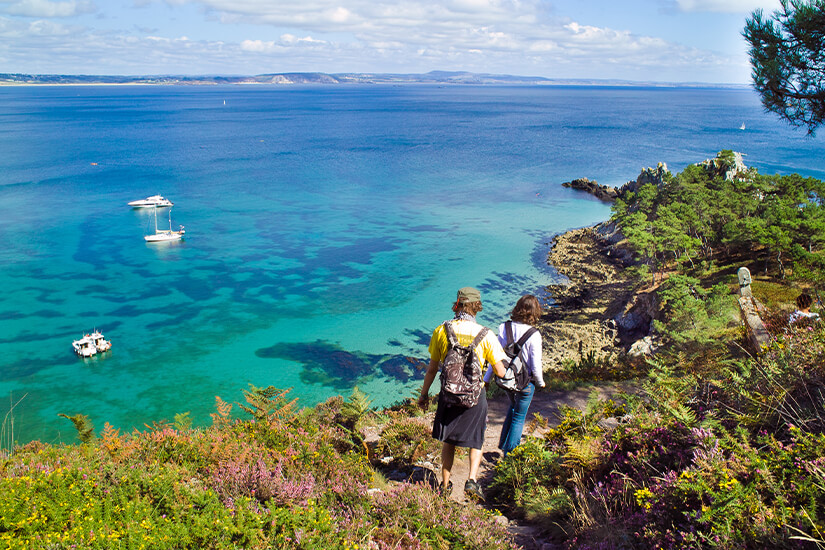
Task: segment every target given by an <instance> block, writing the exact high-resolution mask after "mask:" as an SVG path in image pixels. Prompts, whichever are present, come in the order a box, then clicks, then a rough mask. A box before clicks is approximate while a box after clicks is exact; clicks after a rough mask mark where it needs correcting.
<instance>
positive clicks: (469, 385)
mask: <svg viewBox="0 0 825 550" xmlns="http://www.w3.org/2000/svg"><path fill="white" fill-rule="evenodd" d="M444 332H445V333H446V334H447V342H448V344H449V347H448V348H447V355H445V356H444V360H443V361H442V362H441V398H442V399H443V400H444V403H445V404H447V405H454V406H460V407H473V406H475V404H476V403H478V398H479V397H480V396H481V392H482V391H483V390H484V375H483V372H482V370H481V363H480V362H479V360H478V355H477V354H476V352H475V349H476V348H477V347H478V345H479V344H481V341H482V340H483V339H484V337H485V336H486V335H487V332H489V329H488V328H486V327H483V328H482V329H481V330H480V331H479V333H478V334H477V335H476V337H475V338H474V339H473V343H472V344H470V345H469V346H462V345H459V343H458V337H457V336H456V334H455V331H454V330H453V327H452V326H450V321H447V322H445V323H444Z"/></svg>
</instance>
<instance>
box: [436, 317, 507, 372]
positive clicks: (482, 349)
mask: <svg viewBox="0 0 825 550" xmlns="http://www.w3.org/2000/svg"><path fill="white" fill-rule="evenodd" d="M450 323H452V328H453V330H454V331H455V335H456V338H458V343H459V344H460V345H462V346H469V345H470V344H472V343H473V339H474V338H475V337H476V335H477V334H478V333H479V331H480V330H481V329H482V328H483V327H482V326H481V325H479V324H478V323H474V322H472V321H466V320H463V319H460V320H453V321H450ZM449 345H450V344H449V342H448V341H447V333H446V332H445V331H444V324H443V323H442V324H440V325H438V327H437V328H436V329H435V330H434V331H433V335H432V337H431V338H430V348H429V349H430V358H431V359H434V360H435V361H437V362H438V363H441V361H443V360H444V356H446V355H447V349H448V348H449ZM475 352H476V355H478V359H479V362H480V364H481V365H482V366H483V365H484V362H485V361H487V362H488V363H490V364H491V365H494V364H496V363H498V362H499V361H503V360H504V359H507V354H506V353H504V349H502V347H501V344H500V343H499V341H498V338H497V337H496V335H495V333H494V332H493V331H492V330H488V331H487V334H486V335H485V336H484V338H483V339H482V340H481V343H480V344H479V345H478V347H477V348H476V349H475Z"/></svg>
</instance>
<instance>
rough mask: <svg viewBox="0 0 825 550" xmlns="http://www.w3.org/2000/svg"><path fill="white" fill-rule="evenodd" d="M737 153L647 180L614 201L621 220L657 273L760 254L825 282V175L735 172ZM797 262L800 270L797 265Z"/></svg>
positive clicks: (800, 276)
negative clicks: (657, 183) (823, 178)
mask: <svg viewBox="0 0 825 550" xmlns="http://www.w3.org/2000/svg"><path fill="white" fill-rule="evenodd" d="M735 160H736V159H735V156H734V154H733V152H732V151H729V150H723V151H720V152H719V154H718V155H717V157H716V158H715V159H711V160H710V161H709V162H707V163H703V164H702V165H692V166H688V167H687V168H685V170H684V171H683V172H682V173H680V174H677V175H676V176H675V177H671V178H667V179H666V180H665V182H664V184H663V185H662V186H660V187H657V186H655V185H652V184H648V185H644V186H642V187H641V188H640V189H638V190H637V191H636V193H628V194H626V196H624V197H622V198H621V199H620V200H618V201H616V204H615V205H614V209H613V220H614V221H616V222H617V223H618V224H619V226H620V228H621V230H622V232H623V233H624V235H625V236H626V237H627V241H628V243H629V245H630V246H631V248H632V249H633V250H634V251H635V252H636V254H637V255H638V256H639V258H640V260H641V261H642V265H644V266H646V267H647V268H648V269H650V270H651V271H652V272H653V276H654V278H655V275H656V274H657V273H663V272H664V271H665V269H667V268H676V269H679V270H682V271H687V270H689V271H692V272H696V271H697V268H701V267H702V266H703V265H706V264H709V263H710V262H712V261H713V260H714V259H717V258H718V257H721V258H725V257H728V256H730V255H736V254H748V255H754V254H756V255H761V257H762V259H763V260H764V266H765V270H766V271H767V270H768V269H769V268H771V267H774V268H776V269H778V271H779V275H780V276H781V277H782V278H784V277H785V276H786V274H787V272H788V268H789V267H790V268H791V270H792V271H793V275H794V277H796V278H797V279H801V280H806V281H810V282H821V281H825V275H823V268H825V259H823V258H825V254H823V248H825V186H824V184H823V183H822V182H821V181H820V180H816V179H813V178H803V177H801V176H799V175H798V174H792V175H789V176H778V175H774V176H763V175H759V174H757V173H756V171H755V170H749V171H746V172H744V173H743V172H740V173H737V174H736V175H730V173H729V171H730V169H731V168H732V167H733V165H734V164H735ZM797 266H798V269H797Z"/></svg>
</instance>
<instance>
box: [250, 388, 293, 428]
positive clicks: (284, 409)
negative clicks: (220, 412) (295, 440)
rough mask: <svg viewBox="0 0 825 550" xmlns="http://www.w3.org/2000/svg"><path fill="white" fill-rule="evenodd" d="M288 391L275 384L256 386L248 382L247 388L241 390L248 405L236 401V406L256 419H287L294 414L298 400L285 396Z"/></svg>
mask: <svg viewBox="0 0 825 550" xmlns="http://www.w3.org/2000/svg"><path fill="white" fill-rule="evenodd" d="M289 391H290V390H289V389H286V390H281V389H278V388H276V387H275V386H267V387H266V388H258V387H255V386H254V385H252V384H249V389H248V390H243V396H244V399H245V400H246V402H247V403H248V405H244V404H242V403H238V406H239V407H240V408H241V409H242V410H244V411H246V412H247V413H249V414H251V415H252V418H254V419H255V420H257V421H269V420H273V419H279V420H288V419H291V418H292V417H293V416H294V415H295V403H296V402H297V401H298V399H297V398H296V399H292V400H288V399H287V398H286V395H287V394H288V393H289Z"/></svg>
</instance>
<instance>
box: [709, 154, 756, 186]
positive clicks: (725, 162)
mask: <svg viewBox="0 0 825 550" xmlns="http://www.w3.org/2000/svg"><path fill="white" fill-rule="evenodd" d="M696 165H697V166H702V167H703V168H704V169H705V170H706V171H707V172H708V174H710V175H711V177H724V178H725V179H726V180H728V181H732V180H734V179H736V178H742V177H747V176H748V175H750V169H749V168H748V167H747V166H745V161H744V160H742V153H737V152H736V151H721V152H720V153H719V154H718V155H717V156H716V158H712V159H707V160H704V161H702V162H699V163H697V164H696Z"/></svg>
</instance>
